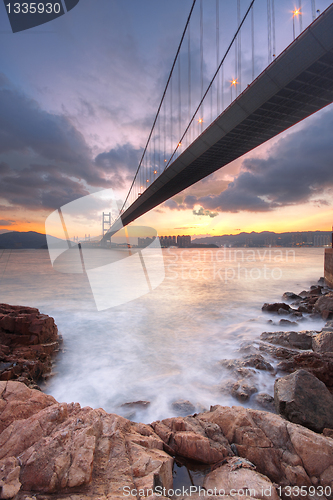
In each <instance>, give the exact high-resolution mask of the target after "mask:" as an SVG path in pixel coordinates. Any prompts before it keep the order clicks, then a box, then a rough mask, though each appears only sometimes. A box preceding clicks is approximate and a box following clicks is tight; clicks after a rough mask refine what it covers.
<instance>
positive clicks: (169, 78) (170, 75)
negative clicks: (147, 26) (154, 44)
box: [120, 0, 197, 214]
mask: <svg viewBox="0 0 333 500" xmlns="http://www.w3.org/2000/svg"><path fill="white" fill-rule="evenodd" d="M196 1H197V0H193V3H192V6H191V10H190V13H189V15H188V18H187V21H186V24H185V28H184V31H183V34H182V37H181V39H180V42H179V45H178V49H177V53H176V56H175V58H174V61H173V64H172V67H171V70H170V73H169V77H168V80H167V83H166V85H165V88H164V92H163V95H162V99H161V101H160V104H159V106H158V109H157V113H156V115H155V118H154V122H153V125H152V128H151V130H150V133H149V136H148V139H147V142H146V146H145V148H144V150H143V153H142V156H141V159H140V163H139V165H138V168H137V169H136V172H135V175H134V179H133V181H132V184H131V187H130V188H129V191H128V193H127V196H126V199H125V201H124V203H123V206H122V208H121V210H120V214H122V213H123V211H124V207H125V205H126V202H127V199H128V197H129V195H130V193H131V189H132V188H133V186H134V183H135V180H136V178H137V176H138V175H139V172H140V168H141V165H142V163H143V160H144V157H145V155H146V151H147V147H148V144H149V141H150V138H151V136H152V133H153V131H154V128H155V124H156V121H157V118H158V115H159V113H160V111H161V107H162V104H163V101H164V99H165V96H166V93H167V90H168V87H169V83H170V80H171V77H172V74H173V70H174V67H175V64H176V61H177V57H178V54H179V52H180V49H181V46H182V43H183V40H184V37H185V34H186V30H187V26H188V23H189V22H190V19H191V16H192V13H193V9H194V6H195V3H196ZM171 151H172V149H171Z"/></svg>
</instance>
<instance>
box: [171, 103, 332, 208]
mask: <svg viewBox="0 0 333 500" xmlns="http://www.w3.org/2000/svg"><path fill="white" fill-rule="evenodd" d="M332 130H333V112H332V110H330V111H325V112H323V113H320V115H319V116H318V117H317V118H316V119H312V120H310V121H309V125H308V126H307V127H304V128H303V129H302V130H298V131H297V132H294V133H290V134H288V135H287V136H286V137H284V138H281V139H280V140H279V141H278V142H276V143H275V144H274V145H273V146H272V147H271V149H270V150H269V152H268V155H267V158H265V159H262V158H249V159H245V160H244V161H243V163H242V167H241V171H240V173H239V175H238V176H237V177H235V179H234V180H233V182H230V183H229V184H228V186H227V188H226V189H225V190H223V191H222V192H220V193H219V194H216V195H215V194H212V195H206V196H191V197H186V198H185V199H184V200H183V201H182V202H178V203H177V202H176V201H175V199H173V200H169V201H168V202H166V203H165V205H167V206H168V207H169V208H171V209H173V210H184V209H188V208H192V207H194V205H196V204H199V205H201V207H202V209H206V210H208V211H210V210H217V211H219V212H240V211H242V210H244V211H249V212H267V211H270V210H274V209H278V208H280V207H284V206H288V205H298V204H303V203H307V202H313V203H316V204H318V203H320V204H321V205H328V204H329V202H328V201H327V200H326V199H325V195H326V196H327V192H328V191H329V190H330V189H331V188H333V168H332V158H333V141H332ZM200 210H201V209H200ZM193 213H195V211H194V212H193ZM195 215H203V214H202V213H200V214H199V213H195Z"/></svg>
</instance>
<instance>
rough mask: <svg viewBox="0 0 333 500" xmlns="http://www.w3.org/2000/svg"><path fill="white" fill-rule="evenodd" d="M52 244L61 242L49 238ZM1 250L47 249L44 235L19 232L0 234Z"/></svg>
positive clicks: (33, 232) (32, 232)
mask: <svg viewBox="0 0 333 500" xmlns="http://www.w3.org/2000/svg"><path fill="white" fill-rule="evenodd" d="M51 238H52V239H53V240H54V242H61V241H62V240H61V239H59V238H55V237H54V236H51ZM0 248H1V249H8V248H10V249H19V248H30V249H32V248H34V249H37V248H47V245H46V235H45V234H41V233H36V232H35V231H28V232H25V233H24V232H22V233H21V232H20V231H10V232H9V233H3V234H0Z"/></svg>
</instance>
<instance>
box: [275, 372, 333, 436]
mask: <svg viewBox="0 0 333 500" xmlns="http://www.w3.org/2000/svg"><path fill="white" fill-rule="evenodd" d="M274 400H275V406H276V411H277V412H278V413H280V414H281V415H283V416H284V417H286V418H287V419H288V420H289V421H291V422H294V423H296V424H301V425H303V426H305V427H308V428H309V429H311V430H313V431H316V432H322V431H323V429H324V428H325V427H328V428H333V397H332V395H331V393H330V392H329V390H328V389H327V387H326V386H325V384H324V383H323V382H321V381H320V380H318V379H317V378H316V377H314V376H313V375H312V374H311V373H309V372H307V371H306V370H297V371H296V372H294V373H292V374H291V375H287V376H285V377H282V378H279V379H277V380H276V382H275V385H274Z"/></svg>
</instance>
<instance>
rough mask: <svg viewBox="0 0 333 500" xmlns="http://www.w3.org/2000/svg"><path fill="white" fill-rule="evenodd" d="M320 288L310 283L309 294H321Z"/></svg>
mask: <svg viewBox="0 0 333 500" xmlns="http://www.w3.org/2000/svg"><path fill="white" fill-rule="evenodd" d="M322 289H323V287H322V286H318V285H317V286H316V285H312V286H310V295H321V291H322Z"/></svg>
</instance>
